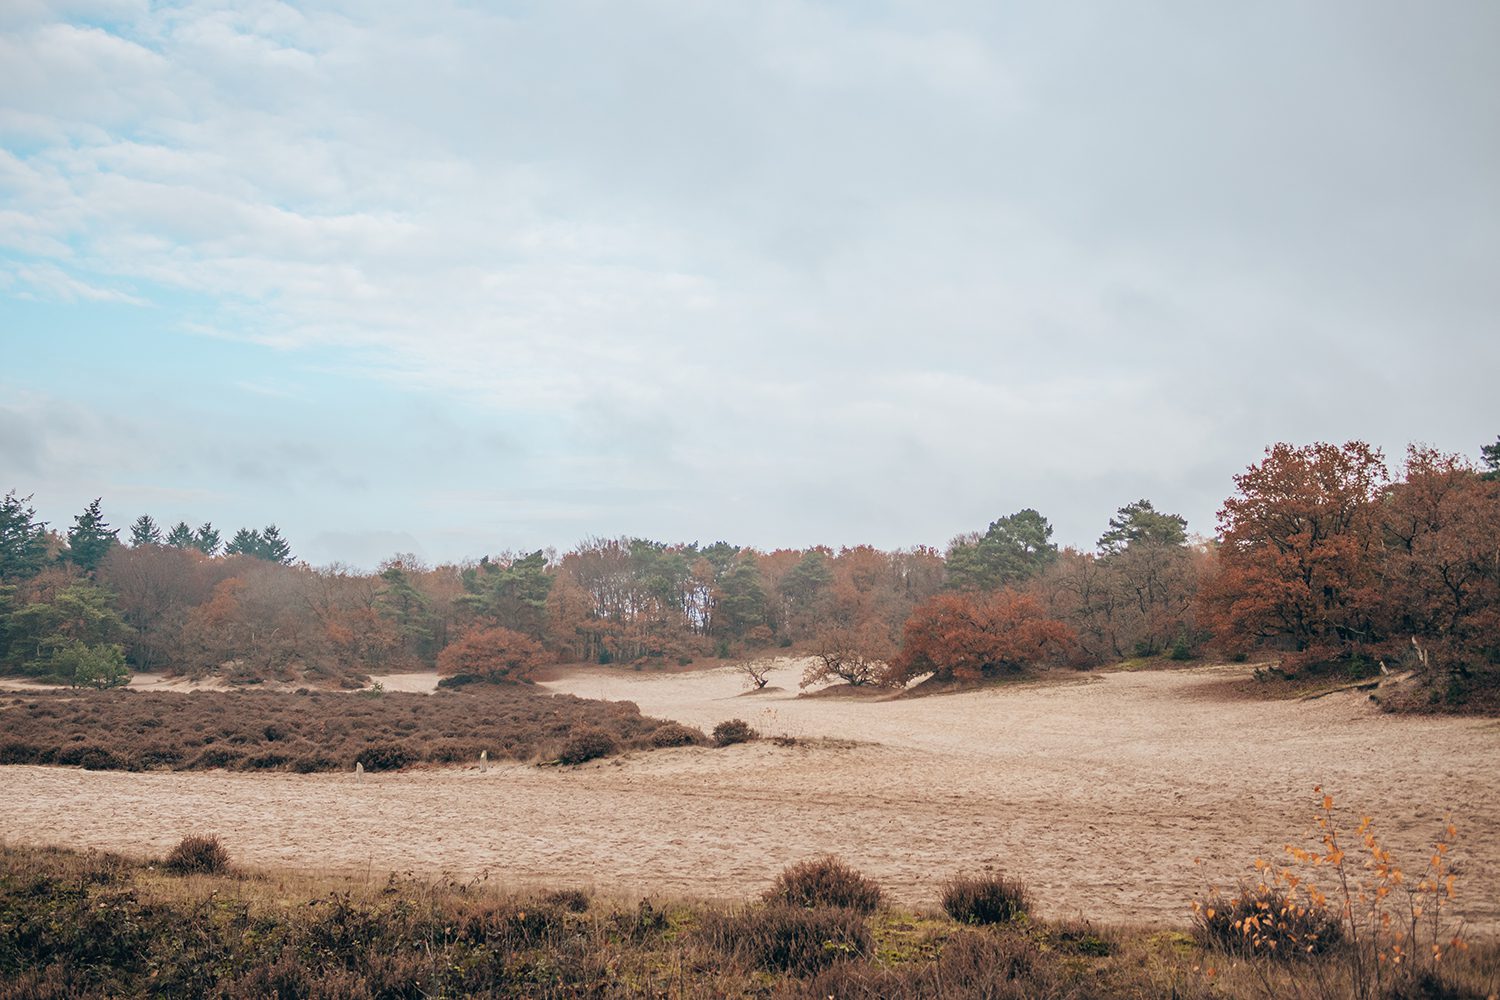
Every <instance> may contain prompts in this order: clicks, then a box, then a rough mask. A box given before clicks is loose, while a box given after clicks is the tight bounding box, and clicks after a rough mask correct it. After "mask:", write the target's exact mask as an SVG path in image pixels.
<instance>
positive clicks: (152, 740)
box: [0, 684, 667, 774]
mask: <svg viewBox="0 0 1500 1000" xmlns="http://www.w3.org/2000/svg"><path fill="white" fill-rule="evenodd" d="M0 712H3V714H4V719H5V722H4V736H3V739H0V763H5V764H58V765H66V766H72V767H85V768H90V769H95V770H129V771H142V770H149V769H167V770H174V771H185V770H205V769H211V768H228V769H232V770H274V771H293V772H297V773H304V774H305V773H311V772H316V771H343V770H349V769H352V768H353V767H354V764H355V762H356V761H358V762H360V763H362V764H363V765H364V768H365V770H367V771H381V770H393V769H397V768H403V767H410V766H411V765H413V764H418V763H433V764H451V763H457V762H460V761H472V760H474V759H476V758H477V757H478V756H479V754H480V753H481V752H482V751H487V752H488V754H489V757H490V759H491V760H505V759H509V760H538V759H552V758H555V757H556V756H557V754H558V752H559V751H560V750H561V749H562V748H563V746H564V744H565V743H566V742H567V741H568V739H569V737H570V736H571V735H572V734H573V733H574V732H575V731H577V730H580V729H585V728H586V729H592V730H597V731H599V732H602V733H604V734H606V735H607V736H608V737H609V738H610V739H612V740H613V741H614V742H615V743H616V744H617V745H619V746H620V747H630V748H640V749H650V748H652V747H653V746H654V745H655V744H653V743H652V741H651V737H652V734H654V733H656V732H658V731H659V730H660V729H661V728H663V727H664V726H665V725H667V723H665V722H664V721H663V720H661V719H653V718H649V717H647V716H643V715H641V713H640V710H639V708H637V707H636V706H635V705H634V704H632V703H629V702H604V701H594V700H591V699H587V698H575V697H572V696H571V695H555V696H554V695H547V694H543V693H541V692H539V691H538V690H537V689H536V688H534V687H529V686H519V685H503V686H495V685H489V684H476V685H473V686H471V687H468V688H465V689H464V690H462V691H457V692H446V691H445V692H439V693H437V694H430V695H426V694H404V693H401V692H387V693H386V694H385V695H383V696H382V697H379V698H357V697H352V696H350V695H343V694H330V693H327V692H312V693H309V694H301V695H299V694H295V693H292V692H281V691H254V692H240V691H195V692H193V693H191V694H187V693H182V692H157V691H151V692H140V691H131V690H128V689H127V690H126V691H88V690H82V691H68V692H62V691H38V692H35V693H31V692H28V693H27V694H26V695H24V696H19V695H17V696H14V697H7V696H5V695H4V694H0Z"/></svg>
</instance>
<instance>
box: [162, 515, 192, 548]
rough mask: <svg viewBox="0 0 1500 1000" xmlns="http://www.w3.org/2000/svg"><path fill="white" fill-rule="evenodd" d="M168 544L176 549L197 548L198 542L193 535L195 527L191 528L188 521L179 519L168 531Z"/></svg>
mask: <svg viewBox="0 0 1500 1000" xmlns="http://www.w3.org/2000/svg"><path fill="white" fill-rule="evenodd" d="M167 544H168V545H170V546H172V547H173V548H174V549H191V548H196V547H197V545H198V543H197V540H196V539H194V537H193V529H192V528H189V527H188V525H187V522H186V521H178V522H177V523H176V524H174V525H173V526H172V530H171V531H169V532H167Z"/></svg>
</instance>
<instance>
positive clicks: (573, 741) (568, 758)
mask: <svg viewBox="0 0 1500 1000" xmlns="http://www.w3.org/2000/svg"><path fill="white" fill-rule="evenodd" d="M619 748H620V745H619V744H618V743H616V742H615V740H614V737H612V736H610V735H609V734H608V733H606V732H605V731H604V730H602V729H594V728H592V727H590V728H586V729H579V730H576V731H575V732H574V733H573V734H572V735H571V736H569V737H568V742H567V743H564V744H563V748H562V752H561V753H559V754H558V755H557V759H558V760H560V761H562V762H563V763H564V764H582V763H584V762H585V761H590V760H597V759H598V758H600V757H608V756H609V755H610V754H612V753H614V752H615V751H617V750H618V749H619Z"/></svg>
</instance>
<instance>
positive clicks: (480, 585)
mask: <svg viewBox="0 0 1500 1000" xmlns="http://www.w3.org/2000/svg"><path fill="white" fill-rule="evenodd" d="M463 584H464V590H465V591H467V593H465V594H464V595H463V596H462V597H460V598H459V599H458V601H459V604H460V605H461V606H463V607H465V608H467V609H468V610H469V611H470V612H471V613H472V614H474V616H475V617H478V618H487V619H489V620H491V621H493V622H495V623H496V624H497V625H500V626H501V627H503V628H508V629H511V630H512V631H515V632H521V633H523V634H525V635H528V636H530V637H532V638H533V639H540V638H541V637H542V635H543V633H544V632H545V630H546V619H547V595H548V594H549V593H551V591H552V574H550V573H548V572H547V554H546V552H544V551H542V550H541V549H538V550H536V551H535V552H533V553H531V554H530V555H526V556H521V557H519V558H515V559H510V560H505V561H498V562H497V561H491V560H490V557H489V556H485V557H484V558H483V559H480V560H479V565H478V566H475V567H473V568H472V569H466V570H464V571H463Z"/></svg>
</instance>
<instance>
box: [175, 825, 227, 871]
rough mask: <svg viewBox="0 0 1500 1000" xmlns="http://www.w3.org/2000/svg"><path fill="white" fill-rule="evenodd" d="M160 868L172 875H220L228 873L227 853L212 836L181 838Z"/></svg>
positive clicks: (216, 838)
mask: <svg viewBox="0 0 1500 1000" xmlns="http://www.w3.org/2000/svg"><path fill="white" fill-rule="evenodd" d="M162 868H164V869H166V870H167V871H169V872H171V873H172V874H174V875H221V874H223V873H224V872H227V871H229V851H228V850H226V849H225V847H224V845H223V844H222V843H221V842H220V841H219V838H218V837H217V836H215V835H212V834H211V835H209V836H206V837H197V836H188V837H183V838H182V839H181V840H179V841H178V842H177V846H176V847H174V848H172V852H171V853H170V854H168V855H167V859H166V860H165V861H163V862H162Z"/></svg>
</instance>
